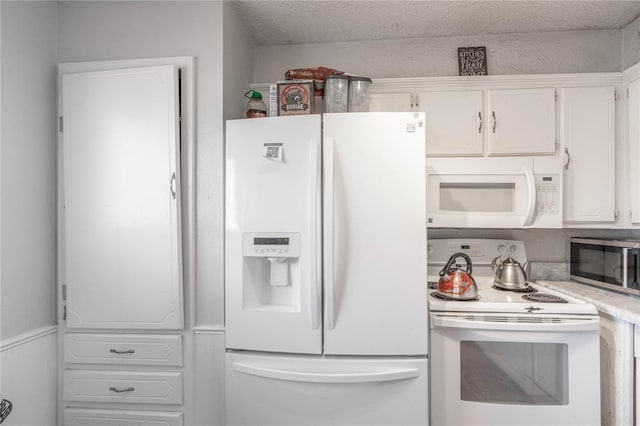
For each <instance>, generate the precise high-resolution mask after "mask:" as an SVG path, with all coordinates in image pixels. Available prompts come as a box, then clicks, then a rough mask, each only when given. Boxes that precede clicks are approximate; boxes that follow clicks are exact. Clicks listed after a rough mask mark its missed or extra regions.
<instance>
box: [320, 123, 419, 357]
mask: <svg viewBox="0 0 640 426" xmlns="http://www.w3.org/2000/svg"><path fill="white" fill-rule="evenodd" d="M323 124H324V128H323V130H324V133H323V144H324V145H323V160H324V161H323V164H324V187H323V191H324V206H323V210H324V226H323V230H324V238H323V244H324V250H323V258H324V262H325V263H324V273H323V279H324V291H325V293H324V294H325V318H324V319H325V337H324V352H325V353H326V354H354V355H421V354H422V355H424V354H426V353H427V308H426V304H427V302H426V298H427V224H426V188H425V186H426V184H425V127H424V126H425V116H424V113H349V114H325V115H324V123H323Z"/></svg>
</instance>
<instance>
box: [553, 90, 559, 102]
mask: <svg viewBox="0 0 640 426" xmlns="http://www.w3.org/2000/svg"><path fill="white" fill-rule="evenodd" d="M553 97H554V99H555V100H556V102H558V91H557V90H555V89H554V90H553Z"/></svg>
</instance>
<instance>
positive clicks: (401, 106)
mask: <svg viewBox="0 0 640 426" xmlns="http://www.w3.org/2000/svg"><path fill="white" fill-rule="evenodd" d="M414 107H415V104H414V97H413V95H412V94H411V93H403V92H398V93H371V94H369V111H371V112H411V111H413V109H414Z"/></svg>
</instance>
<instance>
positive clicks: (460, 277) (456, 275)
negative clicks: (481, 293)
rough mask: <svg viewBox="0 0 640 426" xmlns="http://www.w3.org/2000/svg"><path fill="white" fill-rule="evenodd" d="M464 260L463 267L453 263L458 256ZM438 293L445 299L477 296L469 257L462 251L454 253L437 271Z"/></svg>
mask: <svg viewBox="0 0 640 426" xmlns="http://www.w3.org/2000/svg"><path fill="white" fill-rule="evenodd" d="M459 257H460V258H462V259H464V261H465V262H466V267H465V269H462V265H461V264H459V263H455V261H456V260H457V259H458V258H459ZM439 275H440V279H439V280H438V293H439V294H440V295H441V296H444V297H446V298H447V299H452V300H472V299H475V298H477V297H478V286H477V284H476V281H475V280H474V279H473V277H472V276H471V258H470V257H469V256H467V255H466V254H464V253H456V254H454V255H453V256H451V257H450V258H449V261H448V262H447V264H446V265H445V267H444V268H442V270H441V271H440V273H439Z"/></svg>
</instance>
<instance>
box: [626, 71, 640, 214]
mask: <svg viewBox="0 0 640 426" xmlns="http://www.w3.org/2000/svg"><path fill="white" fill-rule="evenodd" d="M628 90H629V96H628V102H629V104H628V110H627V131H628V137H629V157H630V163H629V164H630V167H629V187H630V191H631V223H633V224H639V223H640V170H639V169H638V165H639V164H640V80H636V81H632V82H631V83H629V88H628Z"/></svg>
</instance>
